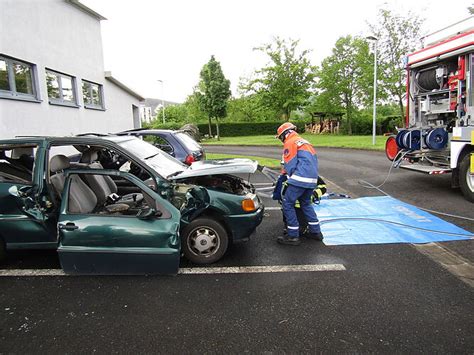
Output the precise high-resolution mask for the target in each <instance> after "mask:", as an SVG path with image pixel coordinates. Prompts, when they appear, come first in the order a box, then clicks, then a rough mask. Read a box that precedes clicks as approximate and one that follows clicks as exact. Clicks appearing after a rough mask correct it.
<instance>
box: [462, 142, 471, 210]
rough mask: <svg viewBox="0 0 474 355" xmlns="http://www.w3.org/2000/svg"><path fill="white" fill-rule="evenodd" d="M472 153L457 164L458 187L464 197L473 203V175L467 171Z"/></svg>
mask: <svg viewBox="0 0 474 355" xmlns="http://www.w3.org/2000/svg"><path fill="white" fill-rule="evenodd" d="M472 153H474V151H471V152H470V153H468V154H466V155H465V156H464V157H463V158H462V160H461V163H460V164H459V185H460V187H461V191H462V193H463V194H464V197H465V198H466V199H467V200H469V201H471V202H474V175H471V172H470V171H469V170H470V169H469V168H470V164H471V154H472Z"/></svg>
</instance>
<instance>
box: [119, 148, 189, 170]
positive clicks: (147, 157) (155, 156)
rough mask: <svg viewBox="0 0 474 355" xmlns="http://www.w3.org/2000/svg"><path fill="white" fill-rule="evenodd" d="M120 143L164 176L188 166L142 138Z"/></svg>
mask: <svg viewBox="0 0 474 355" xmlns="http://www.w3.org/2000/svg"><path fill="white" fill-rule="evenodd" d="M117 143H118V145H120V146H121V147H123V148H124V149H126V150H128V151H130V152H131V153H132V154H134V155H136V156H137V157H139V158H140V159H141V160H142V161H143V162H145V163H146V164H147V165H148V166H150V167H151V168H152V169H154V170H155V171H156V172H157V173H158V174H160V175H161V176H163V177H165V178H166V177H169V176H172V175H175V174H177V173H179V172H182V171H184V170H186V169H187V166H186V165H184V164H183V163H181V162H180V161H179V160H177V159H175V158H173V157H172V156H171V155H169V154H167V153H165V152H163V151H162V150H160V149H158V148H156V147H155V146H154V145H152V144H150V143H147V142H145V141H142V140H140V139H131V140H126V141H122V142H117Z"/></svg>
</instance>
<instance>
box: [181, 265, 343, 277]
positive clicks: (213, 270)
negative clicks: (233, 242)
mask: <svg viewBox="0 0 474 355" xmlns="http://www.w3.org/2000/svg"><path fill="white" fill-rule="evenodd" d="M344 270H346V268H345V266H344V265H342V264H318V265H271V266H229V267H197V268H182V269H180V270H179V274H187V275H188V274H256V273H274V272H308V271H344Z"/></svg>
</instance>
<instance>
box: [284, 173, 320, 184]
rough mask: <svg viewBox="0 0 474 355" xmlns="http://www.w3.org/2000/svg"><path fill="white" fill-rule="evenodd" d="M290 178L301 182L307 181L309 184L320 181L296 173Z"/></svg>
mask: <svg viewBox="0 0 474 355" xmlns="http://www.w3.org/2000/svg"><path fill="white" fill-rule="evenodd" d="M290 179H293V180H296V181H300V182H306V183H308V184H316V183H317V182H318V179H313V178H306V177H303V176H298V175H295V174H293V175H291V176H290Z"/></svg>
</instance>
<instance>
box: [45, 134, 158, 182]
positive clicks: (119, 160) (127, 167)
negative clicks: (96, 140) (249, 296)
mask: <svg viewBox="0 0 474 355" xmlns="http://www.w3.org/2000/svg"><path fill="white" fill-rule="evenodd" d="M132 140H138V141H140V142H141V140H139V139H136V138H132ZM152 147H153V146H152ZM57 155H64V156H66V157H67V158H68V160H69V167H70V168H72V169H74V168H76V169H77V168H79V169H84V168H92V169H110V170H120V171H124V172H129V173H131V174H133V175H135V176H136V177H138V178H140V179H141V180H143V181H145V180H150V181H151V182H150V184H149V185H151V186H154V185H155V184H154V183H153V178H152V176H151V175H150V173H148V172H147V171H146V170H144V169H143V168H141V167H140V166H139V165H137V164H134V163H133V162H132V161H130V160H129V159H128V158H127V157H126V156H124V155H123V154H122V153H120V152H118V151H115V150H112V149H109V148H106V147H104V146H100V145H80V144H77V145H71V144H63V145H53V146H51V147H50V148H49V166H50V167H51V161H52V159H53V158H54V157H55V156H57ZM48 171H49V172H50V176H51V175H54V174H55V173H57V172H56V171H54V172H51V168H49V169H48ZM59 173H60V174H61V173H62V172H61V171H59ZM114 179H117V180H119V181H118V182H117V183H118V184H119V185H121V184H122V183H123V181H122V179H120V178H117V177H114ZM124 188H127V186H124Z"/></svg>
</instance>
